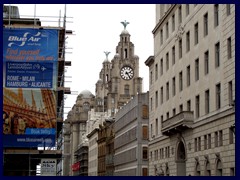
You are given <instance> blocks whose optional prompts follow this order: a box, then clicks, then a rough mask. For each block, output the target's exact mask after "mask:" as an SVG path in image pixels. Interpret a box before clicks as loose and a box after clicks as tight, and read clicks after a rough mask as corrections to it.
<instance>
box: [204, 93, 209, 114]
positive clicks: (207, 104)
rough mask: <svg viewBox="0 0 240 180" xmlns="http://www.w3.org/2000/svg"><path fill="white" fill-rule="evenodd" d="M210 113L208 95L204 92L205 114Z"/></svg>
mask: <svg viewBox="0 0 240 180" xmlns="http://www.w3.org/2000/svg"><path fill="white" fill-rule="evenodd" d="M209 111H210V94H209V90H206V91H205V113H206V114H208V113H209Z"/></svg>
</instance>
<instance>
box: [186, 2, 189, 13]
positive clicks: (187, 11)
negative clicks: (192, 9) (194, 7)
mask: <svg viewBox="0 0 240 180" xmlns="http://www.w3.org/2000/svg"><path fill="white" fill-rule="evenodd" d="M188 15H189V4H186V16H188Z"/></svg>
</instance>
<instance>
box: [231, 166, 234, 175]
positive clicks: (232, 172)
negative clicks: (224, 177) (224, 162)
mask: <svg viewBox="0 0 240 180" xmlns="http://www.w3.org/2000/svg"><path fill="white" fill-rule="evenodd" d="M230 176H235V168H234V167H233V168H230Z"/></svg>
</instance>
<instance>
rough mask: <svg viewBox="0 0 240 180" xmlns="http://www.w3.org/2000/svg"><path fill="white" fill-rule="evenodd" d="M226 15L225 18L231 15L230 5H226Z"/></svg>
mask: <svg viewBox="0 0 240 180" xmlns="http://www.w3.org/2000/svg"><path fill="white" fill-rule="evenodd" d="M226 13H227V16H229V15H230V14H231V6H230V4H226Z"/></svg>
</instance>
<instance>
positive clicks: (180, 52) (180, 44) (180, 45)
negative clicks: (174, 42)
mask: <svg viewBox="0 0 240 180" xmlns="http://www.w3.org/2000/svg"><path fill="white" fill-rule="evenodd" d="M178 47H179V59H181V58H182V39H180V40H179V42H178Z"/></svg>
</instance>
